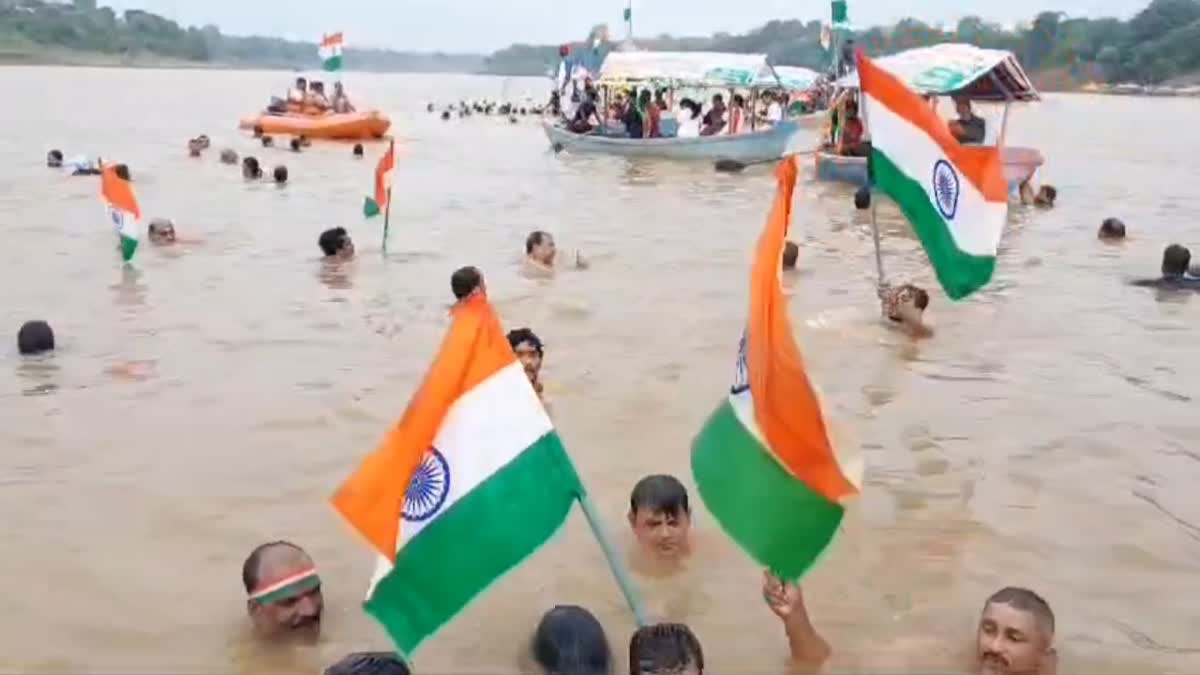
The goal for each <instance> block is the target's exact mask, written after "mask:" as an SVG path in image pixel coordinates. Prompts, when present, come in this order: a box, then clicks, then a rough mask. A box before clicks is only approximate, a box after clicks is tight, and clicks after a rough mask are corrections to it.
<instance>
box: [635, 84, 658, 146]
mask: <svg viewBox="0 0 1200 675" xmlns="http://www.w3.org/2000/svg"><path fill="white" fill-rule="evenodd" d="M652 97H653V94H651V93H650V90H649V89H643V90H642V95H641V98H640V99H638V108H640V110H641V115H642V137H643V138H659V137H661V136H662V128H661V124H662V108H660V107H659V106H658V102H657V101H655V100H654V99H653V98H652Z"/></svg>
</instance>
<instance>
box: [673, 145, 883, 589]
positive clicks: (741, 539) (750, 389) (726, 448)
mask: <svg viewBox="0 0 1200 675" xmlns="http://www.w3.org/2000/svg"><path fill="white" fill-rule="evenodd" d="M776 175H777V178H778V180H779V185H778V188H777V191H776V194H775V203H774V206H772V208H771V214H770V217H769V218H768V220H767V224H766V227H765V228H764V230H763V233H762V235H761V237H760V238H759V240H758V250H757V253H756V255H755V260H754V266H753V269H752V271H751V276H750V318H749V321H748V323H747V326H746V330H745V332H744V334H743V335H742V341H741V347H740V349H739V354H738V363H737V369H736V374H735V378H734V384H733V386H732V387H731V388H730V391H729V395H728V396H727V397H726V398H725V400H724V401H723V402H722V403H721V405H720V406H719V407H718V408H717V410H716V412H715V413H713V415H712V417H710V418H709V420H708V422H707V423H706V424H705V425H704V428H703V429H701V430H700V434H699V435H698V436H697V437H696V440H695V441H693V443H692V475H693V477H694V478H695V480H696V486H697V487H698V488H699V491H700V497H701V499H703V500H704V505H705V506H706V507H707V508H708V510H709V512H710V513H711V514H712V515H713V518H715V519H716V521H717V523H718V524H720V526H721V528H722V529H724V530H725V532H726V533H728V534H729V536H730V537H732V538H733V540H734V541H735V542H737V544H738V545H739V546H741V547H742V549H743V550H745V551H746V553H748V554H749V555H750V557H752V558H753V559H754V560H755V561H756V562H758V563H759V564H761V565H764V566H766V567H768V568H770V569H771V570H772V571H773V572H774V573H775V574H776V575H778V576H779V577H781V578H783V579H786V580H796V579H799V578H800V577H801V576H802V575H803V574H804V573H805V572H807V571H808V570H809V569H810V568H811V567H812V566H813V564H814V563H815V562H816V560H817V558H818V557H819V556H820V555H821V553H822V552H824V551H825V549H826V548H828V546H829V544H830V543H831V542H832V541H833V538H834V535H836V534H837V531H838V527H839V526H840V524H841V522H842V516H843V513H844V507H843V506H842V500H844V499H845V498H847V497H850V496H852V495H854V494H856V493H857V491H858V488H857V487H856V483H855V482H852V480H851V477H853V478H854V480H855V481H858V480H861V465H859V464H857V463H852V462H849V461H847V462H845V464H846V466H847V467H849V468H848V469H847V468H844V467H843V464H842V463H840V462H839V459H838V457H837V455H835V453H834V449H833V446H832V444H831V443H830V440H829V434H828V432H827V429H826V424H825V419H824V417H823V416H822V414H821V405H820V402H819V401H818V398H817V394H816V392H815V391H814V390H813V387H812V386H811V385H810V384H809V381H808V377H807V375H806V374H805V371H804V362H803V360H802V359H801V358H800V352H799V350H798V349H797V347H796V343H795V340H794V339H793V337H792V327H791V323H790V322H789V319H788V313H787V301H786V299H785V298H784V297H783V291H782V288H781V287H780V278H779V277H780V272H781V267H782V266H781V264H780V259H781V257H782V255H783V247H784V239H785V236H786V234H787V229H788V220H789V218H790V214H791V204H792V191H793V189H794V187H795V183H796V165H795V162H794V160H792V159H787V160H784V161H783V162H782V163H781V164H780V167H779V170H778V171H777V173H776Z"/></svg>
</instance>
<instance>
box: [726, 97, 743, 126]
mask: <svg viewBox="0 0 1200 675" xmlns="http://www.w3.org/2000/svg"><path fill="white" fill-rule="evenodd" d="M730 103H731V105H730V106H729V134H730V135H731V136H732V135H733V134H740V133H742V128H743V127H744V126H745V124H746V99H745V98H743V97H742V95H741V94H734V95H733V99H732V100H731V101H730Z"/></svg>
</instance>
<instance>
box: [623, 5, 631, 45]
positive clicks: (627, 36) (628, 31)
mask: <svg viewBox="0 0 1200 675" xmlns="http://www.w3.org/2000/svg"><path fill="white" fill-rule="evenodd" d="M624 19H625V39H627V40H629V41H630V42H633V0H626V2H625V14H624Z"/></svg>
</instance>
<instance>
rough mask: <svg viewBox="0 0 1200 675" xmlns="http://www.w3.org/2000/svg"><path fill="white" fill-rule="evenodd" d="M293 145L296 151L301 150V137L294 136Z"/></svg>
mask: <svg viewBox="0 0 1200 675" xmlns="http://www.w3.org/2000/svg"><path fill="white" fill-rule="evenodd" d="M291 147H292V150H294V151H295V152H300V139H299V138H293V139H292V142H291Z"/></svg>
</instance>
